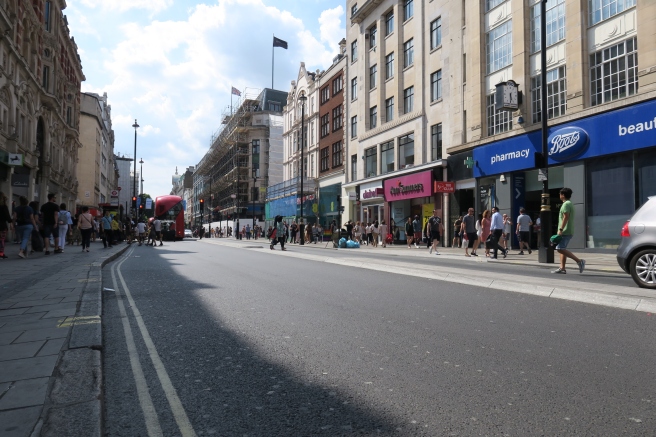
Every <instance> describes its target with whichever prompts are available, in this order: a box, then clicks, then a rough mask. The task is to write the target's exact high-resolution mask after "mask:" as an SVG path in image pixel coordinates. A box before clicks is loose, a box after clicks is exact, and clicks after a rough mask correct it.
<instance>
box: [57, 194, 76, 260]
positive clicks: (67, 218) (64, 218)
mask: <svg viewBox="0 0 656 437" xmlns="http://www.w3.org/2000/svg"><path fill="white" fill-rule="evenodd" d="M57 217H58V223H57V229H58V230H59V246H57V247H56V248H55V253H63V252H64V247H65V246H66V236H67V235H68V230H69V228H70V226H71V225H72V224H73V220H72V219H71V213H70V211H67V210H66V204H65V203H61V204H60V205H59V215H58V216H57Z"/></svg>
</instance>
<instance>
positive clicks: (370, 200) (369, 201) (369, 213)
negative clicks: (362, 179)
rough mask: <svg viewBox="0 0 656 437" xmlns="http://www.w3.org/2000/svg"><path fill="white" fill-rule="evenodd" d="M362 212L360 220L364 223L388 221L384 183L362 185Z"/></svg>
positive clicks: (360, 212) (359, 216)
mask: <svg viewBox="0 0 656 437" xmlns="http://www.w3.org/2000/svg"><path fill="white" fill-rule="evenodd" d="M359 188H360V211H359V215H358V220H359V221H360V222H362V223H373V222H375V221H376V220H378V221H379V223H380V222H382V221H383V220H386V218H387V214H386V212H385V196H384V193H383V181H376V182H371V183H368V184H362V185H360V187H359Z"/></svg>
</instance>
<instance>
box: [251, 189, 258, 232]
mask: <svg viewBox="0 0 656 437" xmlns="http://www.w3.org/2000/svg"><path fill="white" fill-rule="evenodd" d="M256 182H257V178H256V177H255V176H253V189H252V190H251V208H252V211H253V226H252V227H251V233H254V232H255V195H254V194H255V193H256V191H255V189H256V187H255V183H256Z"/></svg>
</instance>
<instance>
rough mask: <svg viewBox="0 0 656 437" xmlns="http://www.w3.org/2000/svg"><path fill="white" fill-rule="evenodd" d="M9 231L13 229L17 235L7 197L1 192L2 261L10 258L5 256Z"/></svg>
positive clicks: (0, 230) (0, 246)
mask: <svg viewBox="0 0 656 437" xmlns="http://www.w3.org/2000/svg"><path fill="white" fill-rule="evenodd" d="M9 229H11V230H12V232H13V233H16V231H15V230H14V223H13V221H12V219H11V215H10V214H9V208H8V207H7V196H5V193H3V192H2V191H0V259H7V258H9V257H8V256H7V255H5V240H6V239H7V231H8V230H9Z"/></svg>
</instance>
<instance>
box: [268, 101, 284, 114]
mask: <svg viewBox="0 0 656 437" xmlns="http://www.w3.org/2000/svg"><path fill="white" fill-rule="evenodd" d="M269 111H272V112H282V105H281V104H280V103H279V102H269Z"/></svg>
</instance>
